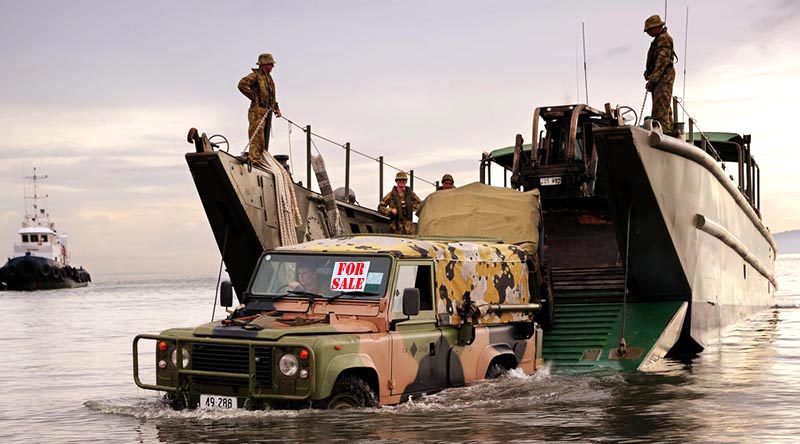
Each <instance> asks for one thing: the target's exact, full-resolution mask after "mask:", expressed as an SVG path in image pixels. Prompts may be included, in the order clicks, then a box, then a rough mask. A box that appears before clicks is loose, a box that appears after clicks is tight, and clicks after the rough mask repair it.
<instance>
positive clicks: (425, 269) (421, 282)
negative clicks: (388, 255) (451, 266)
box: [392, 265, 433, 318]
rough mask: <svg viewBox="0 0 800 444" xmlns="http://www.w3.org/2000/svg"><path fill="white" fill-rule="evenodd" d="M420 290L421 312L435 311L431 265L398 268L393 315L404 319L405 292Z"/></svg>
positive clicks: (393, 298)
mask: <svg viewBox="0 0 800 444" xmlns="http://www.w3.org/2000/svg"><path fill="white" fill-rule="evenodd" d="M406 288H417V289H419V311H420V312H423V311H431V310H433V294H432V288H433V286H432V285H431V266H430V265H400V266H399V267H398V268H397V284H396V285H395V288H394V294H393V295H392V314H394V316H393V317H395V318H402V317H403V290H405V289H406Z"/></svg>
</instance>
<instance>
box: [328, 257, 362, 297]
mask: <svg viewBox="0 0 800 444" xmlns="http://www.w3.org/2000/svg"><path fill="white" fill-rule="evenodd" d="M368 272H369V262H336V263H335V264H334V266H333V275H332V276H331V290H336V291H363V290H364V285H366V283H367V273H368Z"/></svg>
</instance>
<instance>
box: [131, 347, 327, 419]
mask: <svg viewBox="0 0 800 444" xmlns="http://www.w3.org/2000/svg"><path fill="white" fill-rule="evenodd" d="M141 340H148V341H155V344H156V345H157V344H158V343H159V342H161V341H165V342H166V343H167V344H168V348H167V350H165V351H159V350H158V349H157V347H156V359H155V365H156V383H155V384H145V383H143V382H142V381H141V379H140V376H139V341H141ZM301 349H305V350H307V351H308V353H309V356H308V359H306V360H302V361H300V369H299V370H298V371H297V373H295V374H294V375H293V376H285V375H283V373H281V372H280V370H279V369H278V366H277V363H278V360H279V359H280V357H281V356H283V354H286V353H295V352H297V351H298V350H301ZM173 351H175V352H176V359H175V364H173V363H172V359H171V356H172V353H173ZM186 351H189V353H190V359H189V365H188V366H187V368H184V367H183V357H184V356H183V354H184V353H185V352H186ZM159 361H166V367H165V368H159V366H158V362H159ZM313 363H314V352H313V350H312V349H311V347H309V346H308V345H307V344H301V343H290V342H280V343H278V342H267V341H253V340H241V339H221V338H195V337H192V338H177V337H175V336H169V335H147V334H142V335H137V336H136V337H135V338H134V339H133V380H134V382H135V383H136V385H137V386H138V387H140V388H143V389H147V390H159V391H165V392H170V393H173V394H180V395H182V396H186V397H187V399H189V400H190V405H192V404H196V400H197V399H199V395H200V394H209V395H221V396H232V397H236V398H240V399H244V400H252V401H262V400H286V401H299V400H305V399H309V398H310V397H311V396H312V394H313V382H312V381H313V380H314V369H313ZM300 370H305V371H306V374H307V377H306V378H305V379H303V378H300V377H299V374H300Z"/></svg>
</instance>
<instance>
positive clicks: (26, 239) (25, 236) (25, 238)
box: [22, 234, 28, 242]
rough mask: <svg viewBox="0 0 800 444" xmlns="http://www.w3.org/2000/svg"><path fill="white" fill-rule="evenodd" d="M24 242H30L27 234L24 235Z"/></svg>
mask: <svg viewBox="0 0 800 444" xmlns="http://www.w3.org/2000/svg"><path fill="white" fill-rule="evenodd" d="M22 242H28V235H27V234H23V235H22Z"/></svg>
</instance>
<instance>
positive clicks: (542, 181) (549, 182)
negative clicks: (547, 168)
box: [539, 177, 561, 187]
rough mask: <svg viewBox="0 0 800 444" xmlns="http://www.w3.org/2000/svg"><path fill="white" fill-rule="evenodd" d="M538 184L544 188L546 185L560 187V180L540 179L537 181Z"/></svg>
mask: <svg viewBox="0 0 800 444" xmlns="http://www.w3.org/2000/svg"><path fill="white" fill-rule="evenodd" d="M539 184H541V186H543V187H546V186H548V185H561V178H560V177H542V178H541V179H539Z"/></svg>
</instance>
